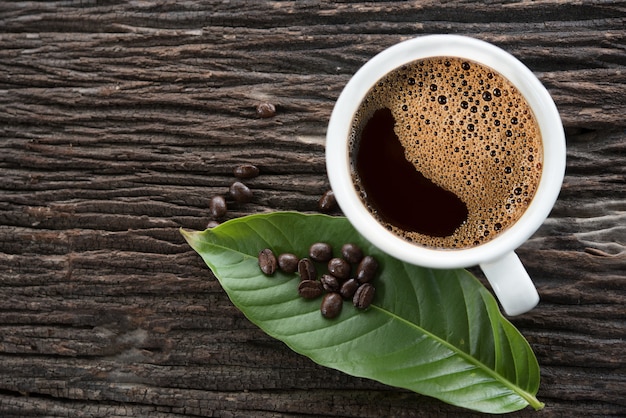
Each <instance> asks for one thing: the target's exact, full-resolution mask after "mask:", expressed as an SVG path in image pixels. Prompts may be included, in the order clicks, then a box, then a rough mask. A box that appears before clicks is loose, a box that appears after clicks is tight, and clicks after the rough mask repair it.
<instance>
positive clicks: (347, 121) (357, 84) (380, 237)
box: [326, 35, 565, 268]
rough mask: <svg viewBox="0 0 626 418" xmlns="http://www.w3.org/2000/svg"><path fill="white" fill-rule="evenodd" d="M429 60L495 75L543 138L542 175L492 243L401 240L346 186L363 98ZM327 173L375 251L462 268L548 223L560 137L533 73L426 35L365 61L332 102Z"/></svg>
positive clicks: (560, 170)
mask: <svg viewBox="0 0 626 418" xmlns="http://www.w3.org/2000/svg"><path fill="white" fill-rule="evenodd" d="M435 56H453V57H459V58H465V59H468V60H472V61H476V62H479V63H482V64H483V65H486V66H488V67H491V68H493V69H494V70H495V71H497V72H499V73H500V74H502V75H503V76H504V77H505V78H507V79H508V80H509V81H511V83H513V84H514V85H515V86H516V87H517V88H518V90H519V91H520V92H521V93H522V95H523V96H524V97H525V99H526V100H527V102H528V103H529V105H530V107H531V108H532V109H533V112H534V114H535V117H536V119H537V122H538V125H539V129H540V132H541V136H542V143H543V154H544V161H543V167H542V174H541V178H540V180H539V185H538V188H537V192H536V193H535V196H534V198H533V199H532V201H531V203H530V204H529V206H528V208H527V209H526V211H525V212H524V214H522V216H521V217H520V219H519V220H518V221H517V222H516V223H515V224H513V225H511V226H510V227H509V228H507V230H505V231H503V232H501V233H500V234H498V236H497V237H495V238H493V239H491V240H489V241H487V242H486V243H483V244H480V245H478V246H475V247H470V248H460V249H436V248H431V247H426V246H422V245H420V244H415V243H410V242H408V241H406V240H404V239H402V238H400V237H399V236H397V235H395V234H393V233H392V232H391V231H389V230H387V229H386V228H385V227H384V226H383V225H382V224H380V223H379V222H378V221H377V220H376V219H374V218H373V217H372V215H371V214H370V213H369V211H368V209H367V208H366V207H365V206H364V205H363V204H362V202H361V200H360V198H359V196H358V193H357V191H356V189H355V188H354V185H353V183H352V174H351V168H350V158H349V155H348V149H349V137H350V130H351V125H352V121H353V118H354V114H355V113H356V111H357V109H358V107H359V106H360V104H361V102H362V100H363V99H364V97H365V95H366V94H367V92H368V91H369V90H370V88H371V87H372V86H373V85H374V84H375V83H376V82H378V80H379V79H381V78H382V77H383V76H384V75H385V74H386V73H388V72H389V71H391V70H393V69H395V68H398V67H400V66H402V65H404V64H407V63H410V62H413V61H415V60H419V59H423V58H428V57H435ZM348 116H349V117H348ZM326 169H327V172H328V178H329V181H330V186H331V188H332V190H333V191H334V193H335V197H336V199H337V202H338V204H339V206H340V208H341V209H342V211H343V213H344V215H345V216H346V217H347V218H348V219H349V221H350V222H351V223H352V225H353V226H354V227H355V228H356V229H357V231H359V233H361V235H363V236H364V237H365V238H366V239H368V240H369V241H370V242H371V243H372V244H374V245H375V246H376V247H378V248H379V249H381V250H383V251H385V252H386V253H388V254H390V255H392V256H394V257H396V258H399V259H401V260H403V261H406V262H409V263H412V264H417V265H421V266H424V267H432V268H457V267H469V266H473V265H477V264H481V263H485V262H488V261H492V260H495V259H497V258H500V257H501V256H503V255H504V254H506V253H508V252H510V251H513V250H514V249H516V248H517V247H519V246H520V245H521V244H522V243H524V242H525V241H526V240H527V239H528V238H530V236H531V235H532V234H533V233H534V232H535V231H536V230H537V229H538V228H539V227H540V226H541V224H542V223H543V221H544V220H545V219H546V218H547V217H548V215H549V214H550V211H551V210H552V207H553V206H554V203H555V202H556V199H557V197H558V195H559V192H560V189H561V184H562V182H563V177H564V174H565V134H564V132H563V126H562V123H561V118H560V116H559V113H558V110H557V108H556V105H555V104H554V101H553V100H552V97H551V96H550V94H549V93H548V91H547V90H546V88H545V87H544V86H543V85H542V84H541V82H540V81H539V79H538V78H537V77H536V76H535V75H534V74H533V73H532V71H530V70H529V69H528V68H527V67H526V66H525V65H524V64H523V63H521V62H520V61H519V60H518V59H517V58H515V57H514V56H513V55H511V54H510V53H508V52H506V51H504V50H503V49H501V48H499V47H497V46H495V45H493V44H490V43H487V42H485V41H481V40H478V39H475V38H470V37H467V36H461V35H427V36H422V37H417V38H412V39H409V40H406V41H403V42H400V43H398V44H395V45H393V46H391V47H389V48H387V49H385V50H384V51H382V52H380V53H379V54H378V55H376V56H374V57H373V58H372V59H371V60H369V61H368V62H366V63H365V64H364V65H363V66H362V67H361V68H360V69H359V70H358V71H357V72H356V73H355V74H354V76H353V77H352V78H351V79H350V80H349V82H348V83H347V84H346V86H345V87H344V89H343V91H342V92H341V94H340V96H339V98H338V99H337V102H336V103H335V107H334V109H333V111H332V114H331V117H330V121H329V124H328V130H327V134H326Z"/></svg>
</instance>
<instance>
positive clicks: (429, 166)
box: [351, 57, 542, 248]
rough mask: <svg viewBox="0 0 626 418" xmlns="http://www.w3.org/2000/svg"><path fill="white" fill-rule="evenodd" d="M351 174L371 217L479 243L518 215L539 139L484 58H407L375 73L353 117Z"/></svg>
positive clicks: (400, 230) (405, 232)
mask: <svg viewBox="0 0 626 418" xmlns="http://www.w3.org/2000/svg"><path fill="white" fill-rule="evenodd" d="M352 131H353V133H352V138H351V159H352V165H353V172H354V182H355V186H356V188H357V190H358V191H359V193H360V195H361V198H362V200H363V201H364V203H365V204H366V206H367V207H368V209H369V210H370V211H371V212H372V214H374V216H375V217H376V218H377V219H378V220H379V222H381V223H382V224H383V225H385V226H386V227H387V228H389V229H390V230H392V231H393V232H394V233H396V234H397V235H399V236H401V237H403V238H405V239H407V240H409V241H413V242H415V243H419V244H423V245H427V246H432V247H443V248H464V247H470V246H474V245H478V244H480V243H483V242H486V241H488V240H490V239H492V238H493V237H494V236H496V235H497V234H498V233H499V232H501V231H503V230H505V229H506V228H507V227H508V226H510V225H512V224H513V223H514V222H515V221H517V219H519V217H520V216H521V215H522V214H523V213H524V211H525V210H526V208H527V206H528V204H529V203H530V201H531V199H532V197H533V196H534V194H535V191H536V189H537V185H538V183H539V178H540V176H541V164H542V144H541V138H540V133H539V128H538V126H537V123H536V121H535V117H534V115H533V113H532V111H531V109H530V107H529V105H528V103H527V102H526V100H525V99H524V97H523V96H522V95H521V94H520V93H519V91H518V90H517V89H516V88H515V87H514V86H513V85H512V84H511V83H510V82H509V81H508V80H507V79H505V78H504V77H503V76H502V75H500V74H499V73H497V72H496V71H494V70H493V69H491V68H489V67H486V66H484V65H481V64H478V63H475V62H472V61H467V60H461V59H459V58H454V57H435V58H429V59H425V60H420V61H416V62H413V63H411V64H409V65H406V66H403V67H401V68H398V69H396V70H394V71H392V72H391V73H389V74H387V75H386V76H385V77H384V78H382V79H381V80H380V81H379V82H378V83H377V85H376V86H375V87H374V88H372V89H371V90H370V92H369V93H368V94H367V96H366V98H365V99H364V101H363V102H362V103H361V106H360V108H359V110H358V112H357V114H356V115H355V120H354V123H353V130H352Z"/></svg>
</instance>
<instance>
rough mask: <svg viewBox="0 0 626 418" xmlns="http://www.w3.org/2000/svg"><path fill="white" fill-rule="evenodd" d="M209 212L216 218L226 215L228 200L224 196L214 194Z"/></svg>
mask: <svg viewBox="0 0 626 418" xmlns="http://www.w3.org/2000/svg"><path fill="white" fill-rule="evenodd" d="M209 213H210V214H211V216H212V217H214V218H221V217H223V216H224V215H226V200H224V198H223V197H222V196H213V197H212V198H211V200H210V201H209Z"/></svg>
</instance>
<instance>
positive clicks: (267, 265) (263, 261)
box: [259, 248, 277, 276]
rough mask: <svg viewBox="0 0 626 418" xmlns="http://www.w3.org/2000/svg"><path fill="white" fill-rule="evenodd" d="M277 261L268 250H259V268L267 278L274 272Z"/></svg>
mask: <svg viewBox="0 0 626 418" xmlns="http://www.w3.org/2000/svg"><path fill="white" fill-rule="evenodd" d="M276 265H277V260H276V256H275V255H274V253H273V252H272V250H270V249H269V248H265V249H264V250H261V252H260V253H259V267H261V271H262V272H263V273H265V274H266V275H268V276H271V275H272V274H274V273H275V272H276Z"/></svg>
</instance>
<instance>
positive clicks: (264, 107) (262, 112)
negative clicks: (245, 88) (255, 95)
mask: <svg viewBox="0 0 626 418" xmlns="http://www.w3.org/2000/svg"><path fill="white" fill-rule="evenodd" d="M256 114H257V115H258V116H259V117H260V118H271V117H272V116H274V115H275V114H276V106H274V105H273V104H271V103H267V102H265V103H260V104H259V105H258V106H257V107H256Z"/></svg>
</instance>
